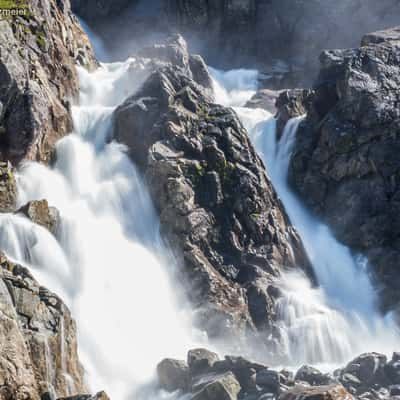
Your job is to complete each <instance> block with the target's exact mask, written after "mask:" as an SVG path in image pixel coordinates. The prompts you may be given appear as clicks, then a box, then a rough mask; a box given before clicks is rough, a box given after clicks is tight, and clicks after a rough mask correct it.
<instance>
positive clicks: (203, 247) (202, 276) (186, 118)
mask: <svg viewBox="0 0 400 400" xmlns="http://www.w3.org/2000/svg"><path fill="white" fill-rule="evenodd" d="M178 41H179V46H178V47H177V46H176V42H175V44H174V43H172V42H170V43H169V44H167V45H166V47H165V45H163V46H155V47H154V48H153V51H152V56H153V57H155V58H157V57H159V56H160V55H162V54H165V53H166V48H167V49H168V47H170V46H173V48H174V52H173V54H175V53H176V51H177V50H178V49H179V53H180V55H181V56H180V57H178V59H179V60H184V61H183V63H182V64H179V63H177V62H176V61H175V60H176V59H177V58H176V57H174V58H170V62H169V63H167V64H166V65H164V66H161V67H160V68H158V69H157V70H156V71H155V72H154V73H153V74H152V75H151V76H150V77H149V78H148V79H147V81H146V82H145V83H144V84H143V86H142V87H141V88H140V89H139V91H138V92H137V93H136V94H134V95H133V96H132V97H130V98H128V99H127V100H126V101H125V102H124V103H123V104H122V105H121V106H120V107H118V109H117V110H116V112H115V116H114V120H115V128H114V134H113V135H114V138H115V139H117V140H118V141H120V142H122V143H124V144H126V145H127V146H128V149H129V153H130V155H131V157H132V159H133V160H134V161H135V162H136V163H137V164H138V165H139V167H140V168H141V170H142V171H143V173H144V174H145V176H146V178H147V182H148V184H149V187H150V191H151V194H152V197H153V200H154V202H155V204H156V207H157V208H158V210H159V213H160V220H161V230H162V232H163V234H164V237H165V238H167V240H168V242H169V243H170V245H171V246H172V248H173V249H174V250H175V252H176V254H177V256H178V258H179V259H180V264H181V267H182V268H181V271H182V274H180V277H181V278H182V279H183V280H184V281H185V282H186V283H185V286H186V289H188V293H189V296H190V298H191V300H192V302H193V303H194V304H195V306H196V308H197V309H198V321H199V323H200V325H201V326H202V327H203V328H205V329H206V330H207V331H208V333H209V335H210V336H212V337H220V338H221V337H225V339H226V340H228V338H229V337H231V338H232V337H236V338H238V343H240V340H239V339H240V336H246V334H247V333H249V334H250V336H251V334H255V333H256V332H257V331H259V332H264V330H269V331H272V330H273V321H274V318H275V308H274V307H275V299H276V298H277V297H279V295H280V294H279V289H278V288H277V287H276V285H274V282H275V280H276V278H277V277H278V276H279V275H280V273H281V271H282V270H284V269H285V268H288V269H289V268H303V269H305V270H307V271H308V272H309V271H310V266H309V262H308V259H307V257H306V255H305V252H304V250H303V247H302V244H301V242H300V239H299V237H298V235H297V233H296V231H295V230H294V229H293V228H292V227H291V226H290V223H289V221H288V218H287V216H286V214H285V212H284V211H283V208H282V206H281V204H280V201H279V200H278V198H277V196H276V194H275V191H274V189H273V188H272V186H271V183H270V181H269V179H268V178H267V177H266V175H265V170H264V166H263V164H262V162H261V161H260V159H259V158H258V156H257V155H256V153H255V151H254V149H253V147H252V145H251V143H250V140H249V138H248V136H247V133H246V131H245V130H244V128H243V126H242V125H241V123H240V122H239V120H238V118H237V116H236V114H235V113H234V112H233V111H232V110H231V109H228V108H224V107H222V106H219V105H216V104H213V102H212V99H211V98H210V96H209V90H207V89H209V88H208V87H207V85H208V84H209V83H208V82H209V79H205V78H206V76H205V75H204V72H206V70H204V69H203V68H201V69H200V70H201V71H202V73H203V74H199V73H198V72H197V73H196V71H197V70H198V66H199V63H200V60H201V59H199V58H198V57H197V58H196V60H197V64H196V68H195V69H194V70H193V65H190V60H191V57H189V55H188V54H187V49H186V46H184V45H183V44H184V43H183V42H182V39H181V38H179V37H178ZM146 53H147V54H148V53H149V52H148V51H146ZM167 53H169V52H167ZM200 64H201V63H200ZM201 65H203V64H201ZM189 71H191V73H189ZM199 76H200V77H202V79H201V80H199ZM192 77H193V78H194V79H192ZM196 80H197V82H196ZM262 336H263V339H262V340H263V341H264V344H265V341H267V339H266V338H267V335H262ZM272 347H273V346H270V348H272Z"/></svg>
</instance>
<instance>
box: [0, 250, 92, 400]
mask: <svg viewBox="0 0 400 400" xmlns="http://www.w3.org/2000/svg"><path fill="white" fill-rule="evenodd" d="M0 310H1V317H0V319H1V323H0V347H1V351H0V398H1V399H4V400H8V399H10V400H11V399H13V400H15V399H29V400H38V399H40V398H41V396H44V395H45V394H46V393H49V394H50V393H54V391H55V392H56V393H57V394H58V395H60V396H66V395H68V394H71V393H82V392H85V387H84V384H83V378H82V372H83V371H82V368H81V365H80V363H79V360H78V354H77V342H76V333H75V323H74V321H73V320H72V318H71V315H70V313H69V311H68V309H67V307H66V306H65V305H64V304H63V302H62V300H60V298H58V297H57V296H56V295H55V294H53V293H51V292H50V291H49V290H47V289H46V288H44V287H42V286H40V285H39V284H38V283H37V282H36V281H35V279H34V278H33V277H32V275H31V274H30V273H29V271H28V270H27V269H26V268H24V267H22V266H20V265H17V264H15V263H13V262H10V261H9V260H8V259H7V258H6V257H5V256H4V255H3V254H0Z"/></svg>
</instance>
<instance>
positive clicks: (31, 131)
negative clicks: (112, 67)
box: [0, 0, 96, 164]
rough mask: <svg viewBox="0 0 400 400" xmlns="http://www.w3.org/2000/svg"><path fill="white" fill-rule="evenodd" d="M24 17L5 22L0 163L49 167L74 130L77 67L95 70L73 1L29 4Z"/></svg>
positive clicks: (1, 30)
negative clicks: (58, 146) (23, 162)
mask: <svg viewBox="0 0 400 400" xmlns="http://www.w3.org/2000/svg"><path fill="white" fill-rule="evenodd" d="M23 3H24V5H23V7H24V8H23V10H25V13H24V14H21V15H19V16H9V17H0V157H1V159H2V160H10V161H12V162H13V163H14V164H17V163H18V162H19V161H21V160H22V159H32V160H39V161H44V162H48V161H49V160H50V159H51V156H52V149H53V147H54V144H55V142H56V141H57V140H58V139H60V138H61V137H62V136H63V135H65V134H66V133H68V132H70V131H71V129H72V121H71V116H70V106H71V101H73V100H74V98H75V97H76V96H77V93H78V79H77V71H76V68H75V65H76V64H80V65H82V66H85V67H87V68H91V67H93V66H94V65H95V63H96V62H95V59H94V55H93V53H92V48H91V45H90V43H89V41H88V38H87V37H86V35H85V34H84V32H83V31H82V29H81V27H80V26H79V24H78V22H77V19H76V17H75V16H74V15H73V14H72V13H71V10H70V5H69V2H68V1H56V0H33V1H30V2H23Z"/></svg>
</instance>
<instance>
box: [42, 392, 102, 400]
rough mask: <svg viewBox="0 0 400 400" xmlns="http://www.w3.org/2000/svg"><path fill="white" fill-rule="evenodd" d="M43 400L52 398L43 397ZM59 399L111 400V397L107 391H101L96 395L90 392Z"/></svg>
mask: <svg viewBox="0 0 400 400" xmlns="http://www.w3.org/2000/svg"><path fill="white" fill-rule="evenodd" d="M41 400H52V399H46V398H42V399H41ZM58 400H110V398H109V397H108V396H107V394H106V393H105V392H99V393H97V394H95V395H94V396H92V395H90V394H83V395H77V396H70V397H60V398H59V399H58Z"/></svg>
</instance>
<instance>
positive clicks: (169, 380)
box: [157, 358, 189, 392]
mask: <svg viewBox="0 0 400 400" xmlns="http://www.w3.org/2000/svg"><path fill="white" fill-rule="evenodd" d="M157 375H158V380H159V382H160V385H161V387H162V388H163V389H165V390H167V391H168V392H173V391H175V390H178V389H181V390H185V389H187V388H188V383H189V368H188V365H187V364H186V362H185V361H180V360H174V359H171V358H166V359H164V360H163V361H161V362H160V363H159V364H158V365H157Z"/></svg>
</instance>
